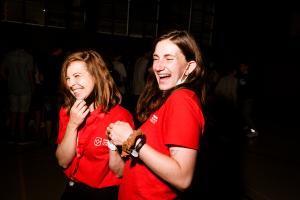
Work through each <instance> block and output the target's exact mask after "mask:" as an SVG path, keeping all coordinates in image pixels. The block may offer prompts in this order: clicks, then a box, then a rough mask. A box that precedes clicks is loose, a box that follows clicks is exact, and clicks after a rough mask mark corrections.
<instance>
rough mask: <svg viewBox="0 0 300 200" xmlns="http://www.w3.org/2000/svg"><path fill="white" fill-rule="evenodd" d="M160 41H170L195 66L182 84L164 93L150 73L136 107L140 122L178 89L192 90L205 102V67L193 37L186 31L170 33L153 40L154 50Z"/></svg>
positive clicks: (152, 73)
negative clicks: (195, 64)
mask: <svg viewBox="0 0 300 200" xmlns="http://www.w3.org/2000/svg"><path fill="white" fill-rule="evenodd" d="M162 40H170V41H171V42H173V43H174V44H175V45H177V46H178V48H179V49H180V50H181V51H182V53H183V55H184V56H185V59H186V61H187V62H189V61H195V62H196V63H197V66H196V68H195V69H194V70H193V71H192V72H191V73H190V74H189V76H188V77H187V79H186V80H185V82H184V83H182V84H180V85H178V86H176V87H174V88H171V89H169V90H164V91H162V90H160V89H159V87H158V83H157V80H156V78H155V75H154V72H150V73H149V75H148V79H147V82H146V85H145V88H144V90H143V92H142V94H141V95H140V98H139V100H138V103H137V107H136V114H137V119H138V120H139V121H140V122H144V121H146V119H147V118H148V117H149V116H150V114H151V113H153V112H154V111H156V110H157V109H158V108H160V106H161V105H162V104H163V103H164V102H165V101H166V99H167V98H168V97H169V96H170V94H171V93H172V92H173V91H174V90H176V89H178V88H183V87H184V88H189V89H191V90H193V91H194V92H195V93H196V94H197V95H198V97H199V98H200V101H201V103H202V104H204V102H205V80H204V76H205V67H204V64H203V57H202V53H201V51H200V48H199V47H198V45H197V43H196V41H195V39H194V38H193V36H192V35H190V34H189V33H188V32H187V31H180V30H175V31H171V32H169V33H166V34H164V35H162V36H160V37H159V38H157V39H156V40H155V42H154V49H155V46H156V45H157V43H158V42H160V41H162ZM154 49H153V52H154Z"/></svg>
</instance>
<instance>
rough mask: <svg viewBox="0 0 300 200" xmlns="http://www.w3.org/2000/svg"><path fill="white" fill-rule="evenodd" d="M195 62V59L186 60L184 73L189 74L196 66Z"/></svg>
mask: <svg viewBox="0 0 300 200" xmlns="http://www.w3.org/2000/svg"><path fill="white" fill-rule="evenodd" d="M196 66H197V63H196V62H195V61H193V60H192V61H190V62H188V66H187V70H186V71H185V75H189V74H190V73H192V71H194V69H195V68H196Z"/></svg>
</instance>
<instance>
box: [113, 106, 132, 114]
mask: <svg viewBox="0 0 300 200" xmlns="http://www.w3.org/2000/svg"><path fill="white" fill-rule="evenodd" d="M109 113H110V114H117V115H131V113H130V112H129V111H128V110H127V109H126V108H124V107H123V106H121V105H119V104H117V105H115V106H114V107H113V108H112V109H111V110H110V111H109Z"/></svg>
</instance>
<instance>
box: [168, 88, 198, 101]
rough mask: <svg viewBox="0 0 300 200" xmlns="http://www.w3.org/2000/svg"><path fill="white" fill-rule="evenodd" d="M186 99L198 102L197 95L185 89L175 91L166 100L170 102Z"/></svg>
mask: <svg viewBox="0 0 300 200" xmlns="http://www.w3.org/2000/svg"><path fill="white" fill-rule="evenodd" d="M187 99H193V100H196V101H198V100H199V98H198V96H197V94H196V93H195V92H194V91H192V90H190V89H187V88H181V89H177V90H175V91H173V93H172V94H171V95H170V97H169V98H168V100H171V101H181V100H187Z"/></svg>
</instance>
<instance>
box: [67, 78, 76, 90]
mask: <svg viewBox="0 0 300 200" xmlns="http://www.w3.org/2000/svg"><path fill="white" fill-rule="evenodd" d="M67 85H68V86H69V87H70V88H71V87H72V86H73V85H75V79H74V78H72V77H71V78H69V79H68V80H67Z"/></svg>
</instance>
